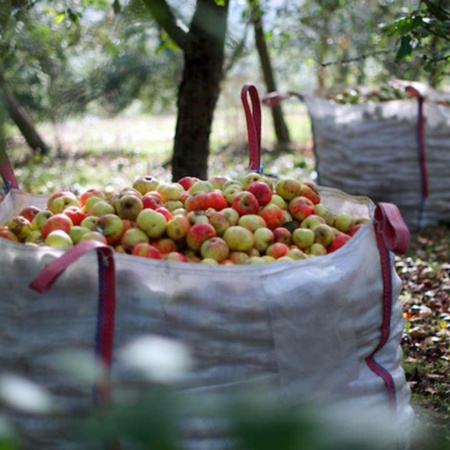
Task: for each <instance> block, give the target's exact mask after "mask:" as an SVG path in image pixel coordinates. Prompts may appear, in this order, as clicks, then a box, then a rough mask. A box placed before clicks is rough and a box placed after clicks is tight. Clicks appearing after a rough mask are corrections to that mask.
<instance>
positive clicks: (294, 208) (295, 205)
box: [288, 196, 314, 222]
mask: <svg viewBox="0 0 450 450" xmlns="http://www.w3.org/2000/svg"><path fill="white" fill-rule="evenodd" d="M288 211H289V214H290V215H291V216H292V217H293V218H294V219H296V220H299V221H300V222H301V221H302V220H304V219H306V217H308V216H310V215H311V214H313V213H314V203H313V202H312V201H311V200H310V199H309V198H306V197H302V196H298V197H294V198H293V199H292V200H291V201H290V202H289V204H288Z"/></svg>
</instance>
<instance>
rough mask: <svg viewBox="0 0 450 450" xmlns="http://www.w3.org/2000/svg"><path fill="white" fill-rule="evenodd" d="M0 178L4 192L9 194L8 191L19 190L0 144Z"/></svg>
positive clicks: (12, 170) (9, 163) (2, 146)
mask: <svg viewBox="0 0 450 450" xmlns="http://www.w3.org/2000/svg"><path fill="white" fill-rule="evenodd" d="M0 176H1V177H2V179H3V182H4V183H5V186H4V189H5V191H6V192H9V190H10V189H19V183H17V179H16V176H15V175H14V169H13V167H12V165H11V161H10V160H9V158H8V155H7V154H6V150H5V148H4V145H2V143H0Z"/></svg>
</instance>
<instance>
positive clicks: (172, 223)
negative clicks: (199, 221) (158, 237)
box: [166, 215, 191, 240]
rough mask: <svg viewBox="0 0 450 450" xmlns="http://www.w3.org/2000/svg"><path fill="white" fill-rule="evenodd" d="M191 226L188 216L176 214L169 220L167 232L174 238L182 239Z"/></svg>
mask: <svg viewBox="0 0 450 450" xmlns="http://www.w3.org/2000/svg"><path fill="white" fill-rule="evenodd" d="M190 227H191V223H190V222H189V219H188V218H187V217H186V216H182V215H176V216H173V217H172V218H171V219H170V220H169V221H168V222H167V227H166V234H167V236H168V237H170V238H171V239H174V240H178V239H182V238H184V237H185V236H186V234H187V232H188V230H189V228H190Z"/></svg>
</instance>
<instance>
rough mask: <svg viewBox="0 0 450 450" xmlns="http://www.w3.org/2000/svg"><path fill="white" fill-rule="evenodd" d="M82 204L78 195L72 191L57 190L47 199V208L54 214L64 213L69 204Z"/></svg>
mask: <svg viewBox="0 0 450 450" xmlns="http://www.w3.org/2000/svg"><path fill="white" fill-rule="evenodd" d="M72 205H73V206H81V205H80V202H79V201H78V199H77V197H76V195H75V194H74V193H73V192H70V191H61V192H55V193H54V194H52V195H51V196H50V197H49V198H48V200H47V209H48V210H49V211H51V212H52V213H53V214H59V213H62V212H63V211H64V210H65V209H66V208H67V207H68V206H72Z"/></svg>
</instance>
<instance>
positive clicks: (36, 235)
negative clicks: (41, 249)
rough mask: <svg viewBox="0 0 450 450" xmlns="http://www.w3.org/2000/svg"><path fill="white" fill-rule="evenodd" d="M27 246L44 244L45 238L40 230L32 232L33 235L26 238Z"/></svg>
mask: <svg viewBox="0 0 450 450" xmlns="http://www.w3.org/2000/svg"><path fill="white" fill-rule="evenodd" d="M24 242H25V244H37V245H40V244H44V238H43V237H42V233H41V231H40V230H32V231H31V233H30V234H29V235H28V236H27V237H26V238H25V241H24Z"/></svg>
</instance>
